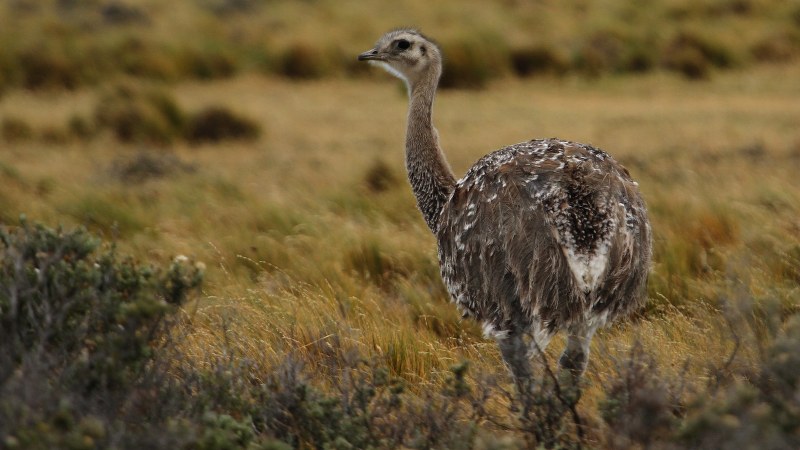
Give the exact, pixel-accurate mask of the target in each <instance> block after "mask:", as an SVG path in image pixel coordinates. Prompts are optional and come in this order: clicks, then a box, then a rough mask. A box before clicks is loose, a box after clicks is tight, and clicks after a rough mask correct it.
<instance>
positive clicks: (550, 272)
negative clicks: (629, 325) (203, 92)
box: [358, 29, 651, 382]
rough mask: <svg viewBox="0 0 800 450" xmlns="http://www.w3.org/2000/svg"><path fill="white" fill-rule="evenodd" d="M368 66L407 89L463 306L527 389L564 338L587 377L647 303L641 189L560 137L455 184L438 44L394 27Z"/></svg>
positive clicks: (647, 246)
mask: <svg viewBox="0 0 800 450" xmlns="http://www.w3.org/2000/svg"><path fill="white" fill-rule="evenodd" d="M358 59H359V60H362V61H369V62H372V63H376V64H379V65H381V66H383V67H384V68H385V69H387V70H388V71H389V72H390V73H392V74H393V75H395V76H397V77H399V78H400V79H402V80H403V81H404V82H405V83H406V86H407V88H408V95H409V110H408V127H407V130H406V141H405V158H406V168H407V170H408V178H409V182H410V184H411V188H412V190H413V192H414V195H415V197H416V200H417V206H418V207H419V209H420V211H421V212H422V215H423V217H424V219H425V222H426V223H427V225H428V227H429V228H430V229H431V231H433V233H434V235H435V236H436V239H437V241H438V247H439V252H438V255H439V264H440V269H441V276H442V279H443V281H444V283H445V285H446V287H447V290H448V291H449V293H450V295H451V297H452V300H453V302H454V303H455V304H456V305H457V307H458V308H459V310H460V311H461V312H462V314H463V315H464V316H465V317H472V318H474V319H475V320H477V321H479V322H480V323H481V324H482V326H483V330H484V334H485V335H487V337H492V338H494V339H495V340H496V341H497V342H498V345H499V348H500V353H501V355H502V357H503V360H504V361H505V363H506V365H507V366H508V367H509V369H510V371H511V373H512V374H513V375H514V377H515V378H516V379H517V381H518V382H519V381H520V380H529V379H531V377H532V376H533V369H532V365H531V361H530V360H531V358H532V357H533V356H535V355H537V354H539V355H541V352H542V351H543V350H544V349H545V347H547V344H548V342H549V341H550V339H551V338H552V337H553V336H554V335H555V334H556V333H557V332H558V331H561V330H564V331H566V332H567V343H566V347H565V349H564V352H563V353H562V354H561V357H560V359H559V365H560V367H562V368H563V369H565V370H568V371H569V372H570V373H572V374H573V375H575V376H580V375H581V374H582V373H583V372H584V371H585V369H586V366H587V362H588V357H589V344H590V342H591V340H592V337H593V335H594V333H595V331H596V330H597V329H598V327H600V326H603V325H605V324H608V323H611V322H612V321H614V320H615V319H617V318H620V317H624V316H626V315H629V314H630V313H632V312H634V311H636V310H637V309H639V308H641V307H642V306H643V304H644V302H645V287H646V283H647V274H648V270H649V265H650V259H651V236H650V234H651V233H650V224H649V221H648V218H647V210H646V206H645V203H644V200H643V199H642V196H641V194H640V193H639V189H638V185H637V183H636V182H634V181H633V180H632V179H631V177H630V175H629V173H628V171H627V170H626V169H625V167H623V166H622V165H620V164H619V163H618V162H616V161H615V160H614V159H613V158H612V157H611V156H609V155H608V154H607V153H605V152H604V151H602V150H600V149H598V148H595V147H593V146H591V145H586V144H580V143H577V142H570V141H565V140H559V139H536V140H531V141H528V142H522V143H519V144H515V145H511V146H508V147H503V148H501V149H499V150H496V151H494V152H492V153H490V154H488V155H486V156H484V157H483V158H481V159H480V160H478V162H476V163H475V165H473V166H472V167H471V168H470V169H469V170H468V171H467V173H466V175H464V177H462V178H461V179H459V180H456V178H455V176H454V175H453V172H452V170H451V169H450V167H449V165H448V163H447V161H446V159H445V156H444V154H443V152H442V149H441V147H440V145H439V137H438V133H437V131H436V129H435V128H434V127H433V125H432V109H433V101H434V97H435V95H436V88H437V85H438V83H439V77H440V76H441V73H442V53H441V50H440V49H439V47H438V46H437V45H436V44H435V43H434V42H433V41H431V40H430V39H428V38H426V37H425V36H424V35H422V34H421V33H419V32H418V31H416V30H412V29H403V30H394V31H390V32H389V33H387V34H385V35H384V36H383V37H381V38H380V40H378V42H377V44H376V45H375V47H374V48H373V49H371V50H369V51H367V52H364V53H362V54H361V55H359V56H358ZM486 128H489V129H490V128H491V124H487V125H486Z"/></svg>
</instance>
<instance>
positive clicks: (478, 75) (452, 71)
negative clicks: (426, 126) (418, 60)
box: [439, 35, 509, 89]
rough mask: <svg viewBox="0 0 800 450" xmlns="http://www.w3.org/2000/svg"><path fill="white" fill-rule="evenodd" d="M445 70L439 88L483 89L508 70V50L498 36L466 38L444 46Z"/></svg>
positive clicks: (452, 40) (451, 40) (443, 44)
mask: <svg viewBox="0 0 800 450" xmlns="http://www.w3.org/2000/svg"><path fill="white" fill-rule="evenodd" d="M441 46H442V52H443V53H444V67H443V71H442V79H441V81H440V82H439V86H440V87H442V88H445V89H448V88H470V89H479V88H484V87H486V85H487V84H488V82H489V81H490V80H492V79H494V78H497V77H499V76H500V75H503V74H505V73H506V72H507V70H508V64H509V58H508V49H507V47H506V45H505V43H504V42H503V41H502V39H501V38H500V37H499V36H493V35H481V36H464V37H460V38H455V39H450V40H448V41H445V42H443V43H441Z"/></svg>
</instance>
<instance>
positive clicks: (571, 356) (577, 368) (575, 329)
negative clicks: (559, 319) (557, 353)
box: [558, 324, 597, 377]
mask: <svg viewBox="0 0 800 450" xmlns="http://www.w3.org/2000/svg"><path fill="white" fill-rule="evenodd" d="M595 331H597V325H592V326H589V325H587V324H580V325H574V326H571V327H570V328H569V336H568V337H567V347H566V348H565V349H564V353H562V354H561V358H559V360H558V365H559V366H561V368H562V369H566V370H568V371H569V372H570V373H571V374H572V375H573V376H576V377H579V376H581V375H582V374H583V372H584V371H585V370H586V365H587V364H588V363H589V344H590V343H591V342H592V337H593V336H594V332H595Z"/></svg>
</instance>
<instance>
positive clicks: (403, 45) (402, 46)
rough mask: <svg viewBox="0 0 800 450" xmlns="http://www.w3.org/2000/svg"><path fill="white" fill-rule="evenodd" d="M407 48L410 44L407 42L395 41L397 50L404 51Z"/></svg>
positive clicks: (402, 40)
mask: <svg viewBox="0 0 800 450" xmlns="http://www.w3.org/2000/svg"><path fill="white" fill-rule="evenodd" d="M409 47H411V43H410V42H408V41H407V40H405V39H400V40H399V41H397V48H399V49H400V50H406V49H408V48H409Z"/></svg>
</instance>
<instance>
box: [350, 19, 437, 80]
mask: <svg viewBox="0 0 800 450" xmlns="http://www.w3.org/2000/svg"><path fill="white" fill-rule="evenodd" d="M358 60H359V61H368V62H370V63H373V64H377V65H380V66H382V67H383V68H384V69H386V70H387V71H388V72H389V73H391V74H392V75H394V76H396V77H398V78H400V79H402V80H403V81H405V82H406V84H407V85H408V87H409V89H412V88H413V87H414V86H415V85H417V83H419V82H420V81H421V80H429V81H432V82H433V83H434V85H435V84H436V82H438V81H439V76H440V75H441V71H442V56H441V52H440V51H439V47H438V46H437V45H436V44H434V43H433V42H432V41H431V40H430V39H428V38H426V37H425V36H423V35H422V34H421V33H419V32H418V31H416V30H412V29H403V30H394V31H390V32H388V33H386V34H385V35H383V36H382V37H381V38H380V39H379V40H378V42H377V43H376V44H375V48H373V49H372V50H368V51H366V52H364V53H362V54H360V55H358Z"/></svg>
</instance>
